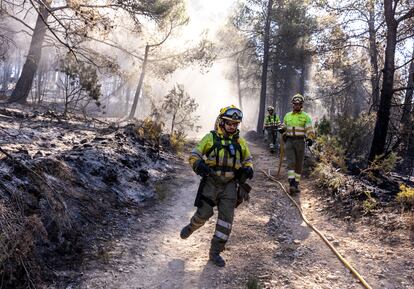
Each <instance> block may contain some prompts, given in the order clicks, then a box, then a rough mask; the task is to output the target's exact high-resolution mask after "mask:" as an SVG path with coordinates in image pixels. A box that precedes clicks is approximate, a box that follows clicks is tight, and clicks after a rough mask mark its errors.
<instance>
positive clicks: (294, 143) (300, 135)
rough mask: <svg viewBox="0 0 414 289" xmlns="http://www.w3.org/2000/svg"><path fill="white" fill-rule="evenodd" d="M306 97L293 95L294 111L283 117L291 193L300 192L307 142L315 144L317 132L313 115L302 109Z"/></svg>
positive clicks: (309, 144)
mask: <svg viewBox="0 0 414 289" xmlns="http://www.w3.org/2000/svg"><path fill="white" fill-rule="evenodd" d="M303 102H304V97H303V96H302V95H301V94H295V95H294V96H293V97H292V106H293V111H291V112H288V113H287V114H286V115H285V117H284V118H283V129H282V131H283V132H284V135H283V139H284V140H285V153H286V162H287V170H288V172H287V173H288V181H289V191H290V193H291V194H295V193H299V192H300V190H299V182H300V178H301V174H302V168H303V160H304V156H305V142H306V144H307V145H308V146H311V145H312V144H313V140H314V139H315V132H314V130H313V126H312V119H311V117H310V116H309V115H308V114H307V113H306V112H304V111H302V107H303Z"/></svg>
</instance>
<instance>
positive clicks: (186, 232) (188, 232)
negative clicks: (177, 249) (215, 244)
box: [180, 224, 194, 239]
mask: <svg viewBox="0 0 414 289" xmlns="http://www.w3.org/2000/svg"><path fill="white" fill-rule="evenodd" d="M193 232H194V231H193V230H192V229H191V225H190V224H188V225H187V226H185V227H184V228H182V229H181V232H180V237H181V239H187V238H188V237H190V235H191V234H192V233H193Z"/></svg>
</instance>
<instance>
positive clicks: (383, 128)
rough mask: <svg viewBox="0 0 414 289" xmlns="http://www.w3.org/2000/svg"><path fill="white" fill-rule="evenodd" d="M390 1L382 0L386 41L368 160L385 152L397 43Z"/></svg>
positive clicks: (395, 26) (396, 25) (395, 24)
mask: <svg viewBox="0 0 414 289" xmlns="http://www.w3.org/2000/svg"><path fill="white" fill-rule="evenodd" d="M392 3H393V1H392V0H385V1H384V13H385V22H386V24H387V42H386V48H385V60H384V69H383V81H382V89H381V98H380V105H379V108H378V112H377V120H376V123H375V130H374V138H373V140H372V144H371V150H370V153H369V158H368V159H369V161H373V160H374V159H375V156H379V155H382V154H384V152H385V142H386V138H387V132H388V124H389V120H390V110H391V101H392V97H393V95H394V73H395V47H396V44H397V28H398V22H397V21H396V20H395V18H394V10H393V7H392Z"/></svg>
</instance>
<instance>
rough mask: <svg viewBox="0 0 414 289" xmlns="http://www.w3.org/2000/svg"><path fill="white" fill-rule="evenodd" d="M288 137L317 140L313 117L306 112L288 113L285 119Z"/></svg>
mask: <svg viewBox="0 0 414 289" xmlns="http://www.w3.org/2000/svg"><path fill="white" fill-rule="evenodd" d="M283 123H284V127H285V128H286V135H287V136H303V137H304V138H311V139H314V138H315V132H314V130H313V126H312V119H311V117H310V116H309V115H308V114H307V113H306V112H304V111H301V112H293V111H291V112H288V113H287V114H286V115H285V117H284V118H283Z"/></svg>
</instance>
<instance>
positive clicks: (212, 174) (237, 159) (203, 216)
mask: <svg viewBox="0 0 414 289" xmlns="http://www.w3.org/2000/svg"><path fill="white" fill-rule="evenodd" d="M242 118H243V113H242V112H241V111H240V110H239V109H238V108H236V107H235V106H229V107H225V108H223V109H221V110H220V114H219V116H218V117H217V120H216V125H215V129H214V130H213V131H211V132H209V133H208V134H206V135H205V136H204V137H203V139H202V140H201V141H200V142H199V143H198V144H197V146H196V147H195V148H194V149H193V150H192V152H191V155H190V158H189V163H190V165H191V166H192V168H193V170H194V172H196V173H197V174H198V175H200V176H201V177H202V179H201V183H200V188H199V190H198V193H197V198H196V201H195V204H194V205H195V206H197V207H198V208H197V210H196V212H195V213H194V215H193V217H192V218H191V220H190V224H188V225H187V226H185V227H184V228H183V229H182V230H181V232H180V237H181V238H182V239H187V238H188V237H189V236H190V235H191V234H192V233H193V232H194V231H195V230H197V229H199V228H200V227H202V226H203V225H204V224H205V222H206V221H207V220H208V219H209V218H210V217H211V216H212V215H213V207H214V206H217V208H218V218H217V223H216V230H215V232H214V236H213V238H212V240H211V247H210V255H209V256H210V260H211V261H213V263H214V264H216V265H217V266H219V267H223V266H225V261H224V259H223V258H222V257H221V256H220V253H221V252H222V251H223V250H224V247H225V245H226V242H227V240H228V238H229V236H230V232H231V228H232V224H233V217H234V209H235V206H236V202H237V201H238V200H237V194H238V191H237V187H238V184H243V183H244V182H245V181H246V180H247V179H248V178H249V179H251V178H252V177H253V164H252V157H251V155H250V151H249V148H248V146H247V143H246V141H245V140H244V139H243V138H242V137H240V136H239V130H238V129H237V127H238V125H239V124H240V122H241V121H242Z"/></svg>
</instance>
